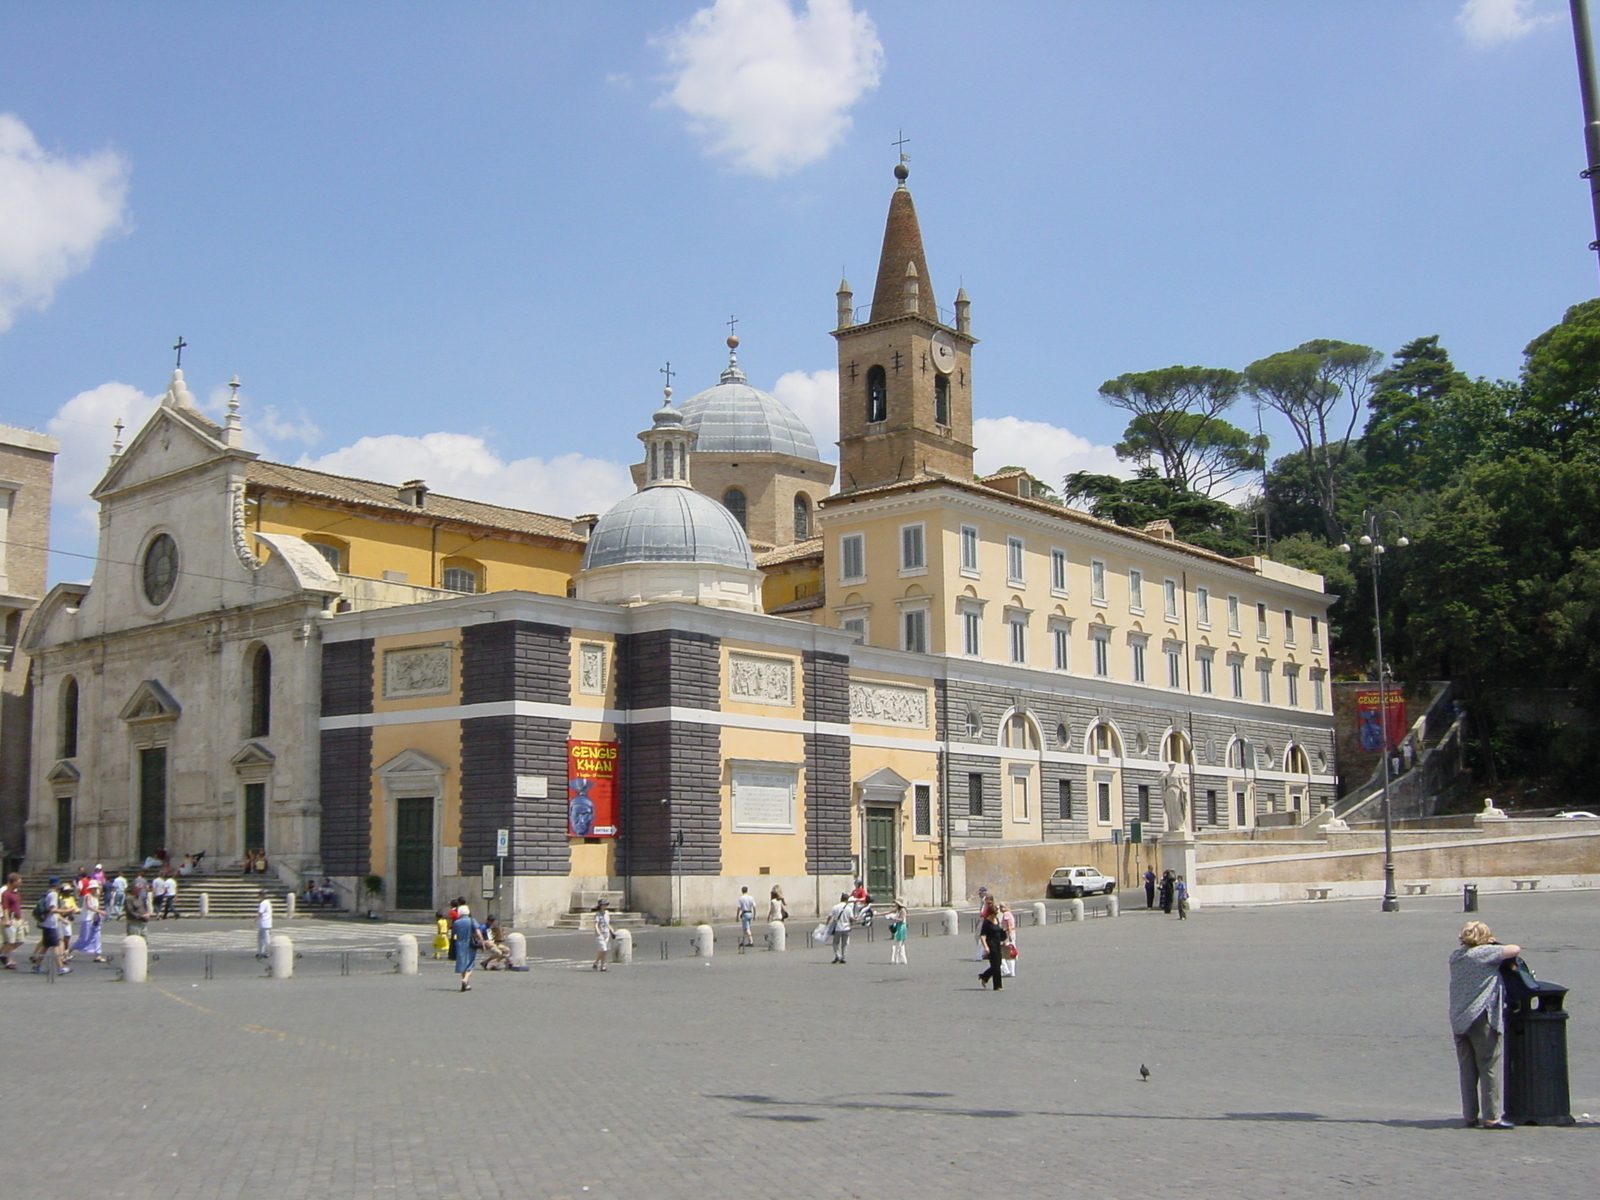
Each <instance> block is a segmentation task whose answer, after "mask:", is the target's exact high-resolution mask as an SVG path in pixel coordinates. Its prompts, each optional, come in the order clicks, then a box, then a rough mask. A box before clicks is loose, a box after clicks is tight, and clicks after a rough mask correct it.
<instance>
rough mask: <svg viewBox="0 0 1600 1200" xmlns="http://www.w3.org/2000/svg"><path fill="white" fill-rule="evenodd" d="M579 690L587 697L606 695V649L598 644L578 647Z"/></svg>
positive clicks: (589, 643) (586, 643)
mask: <svg viewBox="0 0 1600 1200" xmlns="http://www.w3.org/2000/svg"><path fill="white" fill-rule="evenodd" d="M578 690H579V691H580V692H582V693H583V694H584V695H586V696H603V695H605V694H606V648H605V647H604V646H603V645H601V644H600V643H598V642H584V643H583V644H582V645H580V646H579V647H578Z"/></svg>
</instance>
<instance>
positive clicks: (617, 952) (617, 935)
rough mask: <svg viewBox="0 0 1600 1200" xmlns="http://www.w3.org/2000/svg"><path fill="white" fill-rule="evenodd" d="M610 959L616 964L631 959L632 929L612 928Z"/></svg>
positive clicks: (630, 960) (629, 961) (627, 961)
mask: <svg viewBox="0 0 1600 1200" xmlns="http://www.w3.org/2000/svg"><path fill="white" fill-rule="evenodd" d="M611 961H612V962H614V963H618V964H622V963H631V962H632V961H633V930H631V929H614V930H612V932H611Z"/></svg>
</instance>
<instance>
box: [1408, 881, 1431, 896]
mask: <svg viewBox="0 0 1600 1200" xmlns="http://www.w3.org/2000/svg"><path fill="white" fill-rule="evenodd" d="M1432 886H1433V884H1431V883H1408V884H1406V885H1405V888H1406V895H1408V896H1426V895H1427V894H1428V889H1429V888H1430V887H1432Z"/></svg>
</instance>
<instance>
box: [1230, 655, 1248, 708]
mask: <svg viewBox="0 0 1600 1200" xmlns="http://www.w3.org/2000/svg"><path fill="white" fill-rule="evenodd" d="M1228 685H1229V688H1228V690H1229V692H1230V693H1231V694H1232V696H1233V698H1234V699H1235V700H1243V699H1244V655H1242V654H1230V655H1228Z"/></svg>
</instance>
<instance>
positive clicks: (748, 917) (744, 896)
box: [739, 887, 756, 953]
mask: <svg viewBox="0 0 1600 1200" xmlns="http://www.w3.org/2000/svg"><path fill="white" fill-rule="evenodd" d="M755 919H756V899H755V897H754V896H752V895H751V894H750V889H749V888H747V887H742V888H740V889H739V950H740V952H741V953H742V952H743V951H744V948H745V947H746V946H754V945H755V944H756V939H755V937H754V935H753V934H751V932H750V925H751V922H753V921H754V920H755Z"/></svg>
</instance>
